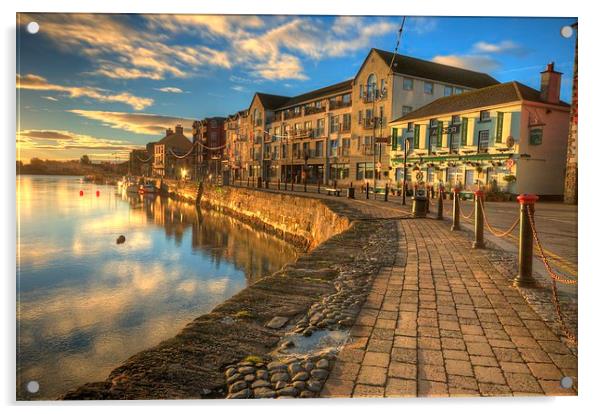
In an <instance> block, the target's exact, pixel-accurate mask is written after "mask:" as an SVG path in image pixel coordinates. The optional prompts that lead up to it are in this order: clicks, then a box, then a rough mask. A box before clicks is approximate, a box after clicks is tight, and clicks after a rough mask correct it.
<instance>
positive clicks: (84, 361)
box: [17, 176, 296, 399]
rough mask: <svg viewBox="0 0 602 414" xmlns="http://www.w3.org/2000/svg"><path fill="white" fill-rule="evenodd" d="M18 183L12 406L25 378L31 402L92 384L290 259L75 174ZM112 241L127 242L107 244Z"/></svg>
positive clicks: (290, 254) (250, 235)
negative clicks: (31, 387) (34, 385)
mask: <svg viewBox="0 0 602 414" xmlns="http://www.w3.org/2000/svg"><path fill="white" fill-rule="evenodd" d="M17 180H18V182H17V212H18V218H19V220H20V227H19V229H20V232H19V235H18V236H19V237H18V248H17V327H18V338H17V390H18V395H19V398H20V399H23V398H31V397H32V396H30V395H29V394H28V393H27V392H26V391H24V389H25V384H26V383H27V382H29V381H31V380H36V381H38V382H39V383H40V391H39V392H38V393H37V394H36V395H35V396H33V398H56V397H58V396H59V395H60V394H62V393H63V392H65V391H67V390H68V389H70V388H73V387H74V386H77V385H80V384H82V383H84V382H89V381H100V380H103V379H104V378H105V377H106V376H107V375H108V374H109V373H110V371H111V370H112V369H113V368H115V367H116V366H117V365H119V363H120V362H122V361H124V360H125V359H127V358H128V357H129V356H131V355H132V354H134V353H136V352H138V351H141V350H143V349H145V348H148V347H150V346H153V345H156V344H158V343H159V342H160V341H162V340H164V339H167V338H169V337H171V336H173V335H175V334H177V333H178V332H179V331H180V330H181V329H182V328H183V327H184V325H185V324H186V323H188V322H190V321H191V320H192V319H194V318H195V317H197V316H199V315H201V314H203V313H205V312H208V311H210V310H211V309H212V308H213V307H215V306H216V305H218V304H219V303H221V302H223V301H224V300H225V299H227V298H229V297H231V296H232V295H234V294H235V293H237V292H238V291H240V290H241V289H243V288H244V287H245V286H247V284H248V283H249V282H252V281H254V280H256V279H257V278H259V277H261V276H264V275H266V274H270V273H272V272H274V271H276V270H278V269H280V268H281V267H282V266H283V265H284V264H286V263H288V262H291V261H293V260H294V258H295V255H296V253H295V250H294V249H293V248H292V247H291V246H289V245H288V244H286V243H284V242H282V241H280V240H278V239H276V238H275V237H272V236H269V235H267V234H265V233H261V232H258V231H255V230H253V229H251V228H249V227H248V226H246V225H244V224H242V223H241V222H239V221H236V220H234V219H232V218H229V217H227V216H224V215H220V214H218V213H215V212H211V211H204V210H201V211H199V212H197V210H196V208H195V207H194V206H190V205H188V204H183V203H179V202H175V201H173V200H170V199H165V198H161V197H148V196H147V197H143V196H138V195H136V196H131V195H130V196H128V195H125V194H118V193H117V192H116V191H117V190H116V187H113V186H101V185H95V184H88V183H84V184H82V183H80V182H79V178H77V177H53V176H20V177H18V178H17ZM80 190H83V191H84V196H83V197H80V195H79V191H80ZM97 190H98V191H100V196H98V197H97V196H96V194H95V192H96V191H97ZM120 234H123V235H125V237H126V242H125V243H124V244H121V245H117V244H116V243H115V240H116V239H117V237H118V236H119V235H120Z"/></svg>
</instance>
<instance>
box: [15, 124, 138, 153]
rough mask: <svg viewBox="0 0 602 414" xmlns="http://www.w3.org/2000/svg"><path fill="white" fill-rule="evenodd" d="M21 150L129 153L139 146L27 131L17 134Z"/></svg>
mask: <svg viewBox="0 0 602 414" xmlns="http://www.w3.org/2000/svg"><path fill="white" fill-rule="evenodd" d="M17 147H18V149H19V150H27V149H36V150H41V149H44V150H110V151H115V152H120V151H121V152H127V151H130V150H131V149H133V148H137V147H139V146H137V145H134V144H132V143H131V142H128V141H122V140H115V139H109V138H99V137H94V136H91V135H86V134H78V133H75V132H71V131H67V130H37V129H26V130H22V131H18V132H17Z"/></svg>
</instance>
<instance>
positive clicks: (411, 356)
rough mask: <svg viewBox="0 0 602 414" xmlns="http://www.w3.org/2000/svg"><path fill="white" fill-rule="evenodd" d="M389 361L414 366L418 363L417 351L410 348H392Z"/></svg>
mask: <svg viewBox="0 0 602 414" xmlns="http://www.w3.org/2000/svg"><path fill="white" fill-rule="evenodd" d="M391 359H392V360H394V361H397V362H406V363H409V364H416V362H417V361H418V351H417V350H416V349H411V348H395V347H394V348H393V350H392V351H391Z"/></svg>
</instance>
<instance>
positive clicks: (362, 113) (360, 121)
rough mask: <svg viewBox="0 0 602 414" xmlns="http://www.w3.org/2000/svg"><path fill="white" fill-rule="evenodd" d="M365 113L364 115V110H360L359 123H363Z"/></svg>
mask: <svg viewBox="0 0 602 414" xmlns="http://www.w3.org/2000/svg"><path fill="white" fill-rule="evenodd" d="M363 115H364V112H363V111H359V112H358V113H357V119H358V121H359V123H360V124H361V123H362V121H363V120H364V116H363Z"/></svg>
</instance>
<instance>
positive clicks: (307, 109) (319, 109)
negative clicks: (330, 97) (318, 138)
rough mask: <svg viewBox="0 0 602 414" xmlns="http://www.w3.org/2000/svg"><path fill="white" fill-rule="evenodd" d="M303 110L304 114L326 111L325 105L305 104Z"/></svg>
mask: <svg viewBox="0 0 602 414" xmlns="http://www.w3.org/2000/svg"><path fill="white" fill-rule="evenodd" d="M304 112H305V115H313V114H319V113H322V112H326V107H325V106H322V107H317V106H306V107H305V110H304Z"/></svg>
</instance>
